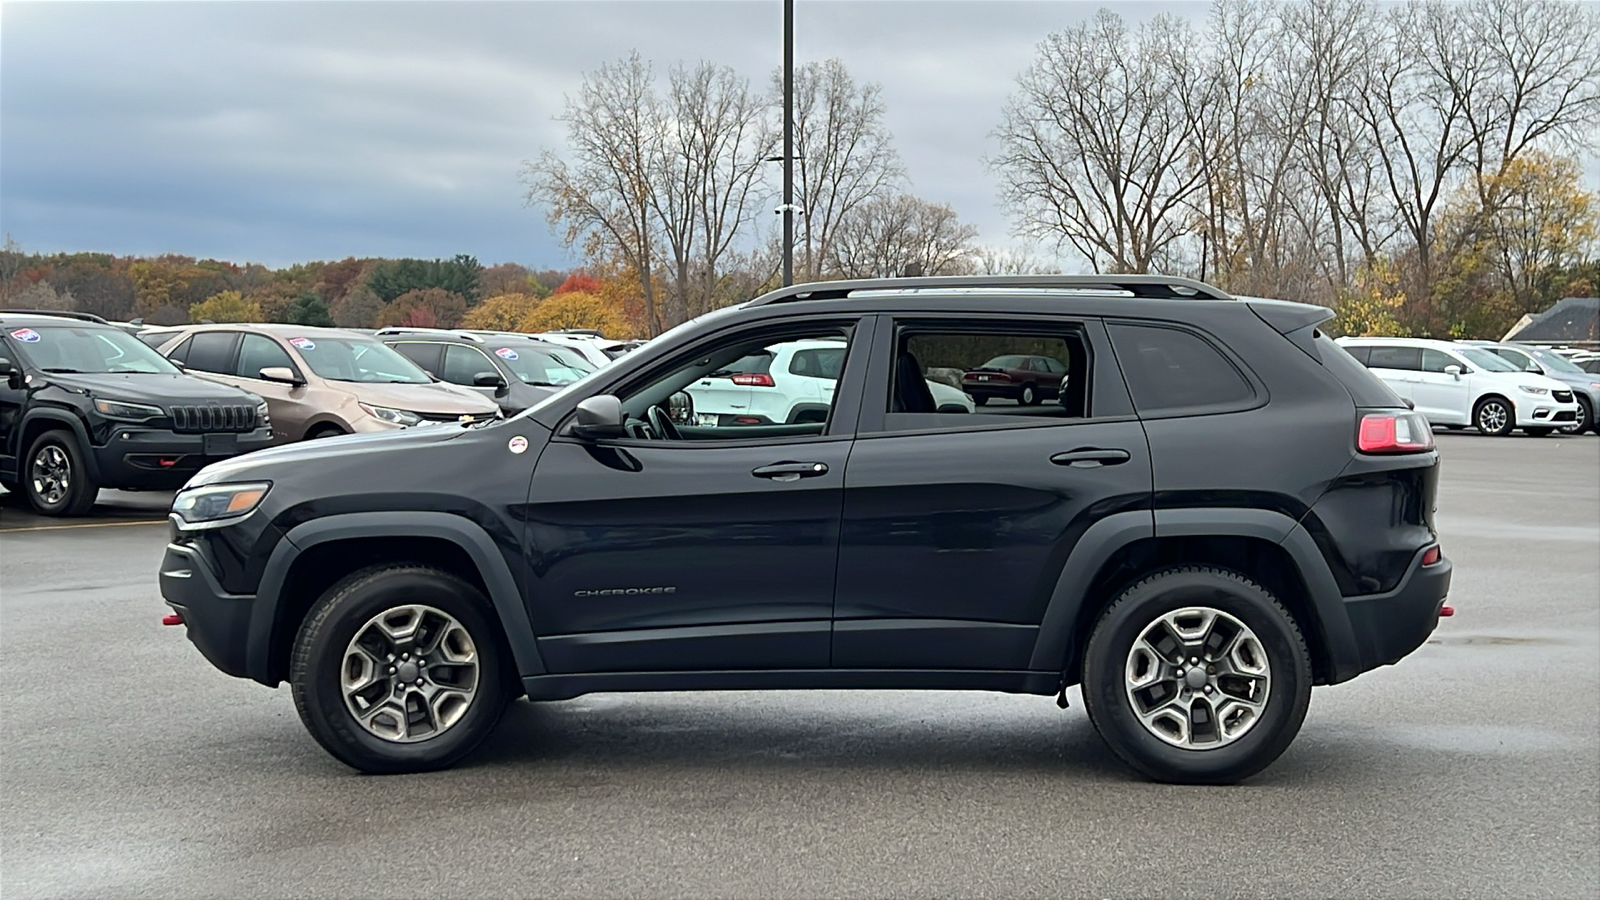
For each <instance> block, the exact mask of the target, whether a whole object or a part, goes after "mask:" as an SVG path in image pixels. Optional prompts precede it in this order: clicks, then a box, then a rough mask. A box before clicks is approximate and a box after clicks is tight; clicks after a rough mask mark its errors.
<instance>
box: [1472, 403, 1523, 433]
mask: <svg viewBox="0 0 1600 900" xmlns="http://www.w3.org/2000/svg"><path fill="white" fill-rule="evenodd" d="M1495 409H1498V410H1499V413H1498V415H1496V414H1495V413H1494V412H1493V410H1495ZM1486 419H1487V420H1488V421H1485V420H1486ZM1496 422H1499V423H1500V424H1499V425H1498V426H1497V425H1496V424H1495V423H1496ZM1472 424H1473V425H1475V426H1477V428H1478V431H1479V433H1481V434H1487V435H1489V436H1490V437H1505V436H1506V435H1508V434H1510V433H1511V432H1512V431H1514V430H1516V427H1517V415H1516V413H1515V412H1514V411H1513V410H1512V409H1511V404H1510V403H1507V402H1506V401H1505V400H1502V399H1500V398H1499V397H1485V398H1483V399H1482V400H1479V401H1478V405H1477V406H1476V407H1474V408H1473V410H1472Z"/></svg>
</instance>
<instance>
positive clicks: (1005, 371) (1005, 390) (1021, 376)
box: [961, 354, 1067, 406]
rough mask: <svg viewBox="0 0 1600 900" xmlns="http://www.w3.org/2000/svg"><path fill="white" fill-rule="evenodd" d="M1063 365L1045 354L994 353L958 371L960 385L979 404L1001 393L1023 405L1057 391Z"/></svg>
mask: <svg viewBox="0 0 1600 900" xmlns="http://www.w3.org/2000/svg"><path fill="white" fill-rule="evenodd" d="M1066 374H1067V367H1066V366H1065V365H1064V364H1062V363H1060V362H1057V361H1056V360H1054V359H1051V358H1050V357H1048V356H1024V355H1020V354H1015V355H1010V356H996V357H995V358H994V359H991V360H989V361H988V362H986V363H984V364H983V365H981V366H978V367H977V368H975V369H968V370H967V371H966V372H964V373H962V375H961V389H962V390H963V391H966V392H967V395H968V396H970V397H971V398H972V402H974V403H976V404H978V405H979V406H982V405H983V404H985V403H987V402H989V398H990V397H1005V398H1007V399H1010V400H1015V401H1017V402H1018V403H1020V404H1022V405H1023V406H1032V405H1034V404H1035V403H1039V402H1042V401H1044V400H1049V399H1050V398H1052V397H1056V396H1058V395H1059V394H1060V393H1061V380H1062V378H1064V377H1065V376H1066Z"/></svg>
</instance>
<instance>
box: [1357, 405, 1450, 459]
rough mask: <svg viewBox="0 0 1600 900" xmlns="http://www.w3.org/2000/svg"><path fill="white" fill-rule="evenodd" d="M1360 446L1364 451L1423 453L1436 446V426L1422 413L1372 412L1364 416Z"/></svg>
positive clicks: (1358, 439)
mask: <svg viewBox="0 0 1600 900" xmlns="http://www.w3.org/2000/svg"><path fill="white" fill-rule="evenodd" d="M1356 449H1357V450H1360V451H1361V452H1362V453H1422V452H1425V451H1428V450H1432V449H1433V428H1431V427H1430V426H1429V425H1428V420H1427V419H1426V418H1425V417H1423V415H1422V414H1421V413H1414V412H1381V413H1368V414H1367V415H1365V416H1362V417H1361V430H1360V433H1359V434H1358V435H1357V437H1356Z"/></svg>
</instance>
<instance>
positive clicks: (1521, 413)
mask: <svg viewBox="0 0 1600 900" xmlns="http://www.w3.org/2000/svg"><path fill="white" fill-rule="evenodd" d="M1514 405H1515V406H1516V409H1517V427H1519V428H1527V427H1529V426H1532V427H1534V428H1537V427H1540V426H1549V427H1555V426H1559V425H1571V424H1572V423H1574V422H1576V421H1578V403H1577V401H1576V400H1574V401H1572V402H1571V403H1557V402H1556V401H1554V400H1552V399H1550V398H1549V397H1544V398H1529V397H1525V396H1523V397H1518V398H1517V401H1516V403H1515V404H1514Z"/></svg>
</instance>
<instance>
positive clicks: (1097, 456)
mask: <svg viewBox="0 0 1600 900" xmlns="http://www.w3.org/2000/svg"><path fill="white" fill-rule="evenodd" d="M1132 458H1133V456H1132V454H1130V453H1129V452H1128V451H1126V450H1103V449H1101V448H1099V447H1079V448H1078V449H1076V450H1068V451H1067V452H1065V453H1057V454H1056V455H1055V456H1052V457H1050V461H1051V462H1053V463H1055V464H1056V465H1058V466H1077V467H1079V468H1081V469H1088V468H1093V467H1094V466H1117V465H1121V464H1122V463H1125V462H1127V461H1128V460H1130V459H1132Z"/></svg>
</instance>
